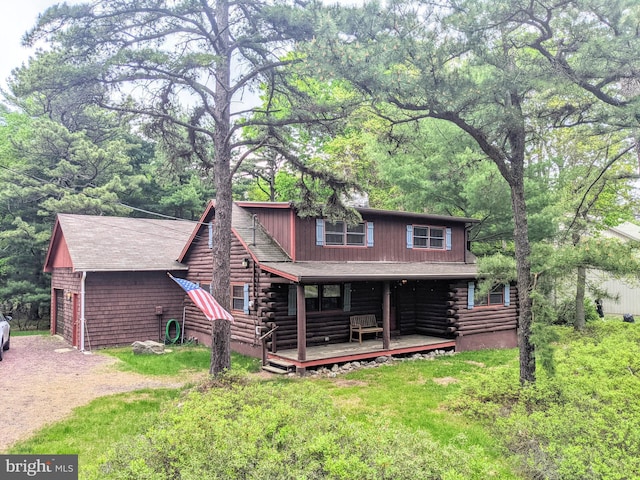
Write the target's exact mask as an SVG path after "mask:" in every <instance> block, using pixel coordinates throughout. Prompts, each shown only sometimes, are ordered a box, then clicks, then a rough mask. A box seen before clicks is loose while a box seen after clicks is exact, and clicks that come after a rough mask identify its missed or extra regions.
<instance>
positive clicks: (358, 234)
mask: <svg viewBox="0 0 640 480" xmlns="http://www.w3.org/2000/svg"><path fill="white" fill-rule="evenodd" d="M324 229H325V230H324V233H325V245H351V246H358V247H364V246H365V238H366V229H365V224H364V223H359V224H358V225H354V226H351V225H348V224H346V223H345V222H336V223H331V222H325V227H324Z"/></svg>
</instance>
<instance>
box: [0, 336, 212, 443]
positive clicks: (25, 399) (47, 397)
mask: <svg viewBox="0 0 640 480" xmlns="http://www.w3.org/2000/svg"><path fill="white" fill-rule="evenodd" d="M4 353H5V356H4V360H3V361H2V362H0V398H2V399H3V402H2V403H3V405H2V416H1V417H0V418H1V420H0V425H1V429H2V435H0V452H4V451H6V449H7V448H9V447H10V446H11V445H12V444H14V443H15V442H17V441H18V440H22V439H25V438H28V437H29V436H31V435H32V434H33V433H34V432H36V431H37V430H39V429H40V428H42V427H44V426H45V425H47V424H50V423H55V422H57V421H60V420H62V419H63V418H65V417H67V416H68V415H70V414H71V412H72V410H73V409H74V408H76V407H78V406H81V405H85V404H87V403H89V402H90V401H91V400H93V399H95V398H98V397H102V396H105V395H111V394H115V393H122V392H129V391H133V390H140V389H144V388H179V387H181V386H182V385H184V384H187V383H190V382H193V381H196V380H198V378H203V377H204V376H206V374H194V375H191V376H188V377H184V376H180V377H179V378H176V377H149V376H144V375H139V374H136V373H129V372H121V371H118V370H117V368H116V367H115V364H116V363H118V362H119V360H118V359H116V358H113V357H109V356H106V355H100V354H90V353H82V352H79V351H78V350H76V349H74V348H69V345H68V344H67V343H66V342H65V341H64V340H62V339H61V338H60V337H50V336H42V335H37V336H30V337H15V336H14V337H12V338H11V349H10V350H8V351H6V352H4Z"/></svg>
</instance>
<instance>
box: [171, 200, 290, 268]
mask: <svg viewBox="0 0 640 480" xmlns="http://www.w3.org/2000/svg"><path fill="white" fill-rule="evenodd" d="M282 205H285V204H282ZM286 205H288V204H286ZM214 215H215V202H213V201H210V202H209V203H208V205H207V208H206V209H205V211H204V213H203V214H202V215H201V216H200V220H199V221H198V224H199V225H202V224H205V223H209V222H210V221H211V220H212V219H213V217H214ZM231 232H232V234H233V235H235V237H236V238H237V239H238V241H240V243H242V245H243V246H244V248H245V249H246V250H247V251H248V252H249V253H250V254H251V256H252V257H253V258H254V260H255V261H257V262H291V258H290V257H289V256H288V255H287V253H286V252H285V251H284V249H283V248H282V247H280V245H278V243H277V242H276V241H275V240H274V239H273V238H272V237H271V235H269V234H268V233H267V232H266V231H265V230H264V228H263V227H262V225H261V224H260V222H254V219H253V215H251V213H250V212H248V211H247V210H245V209H244V208H242V207H240V206H239V205H238V204H237V203H236V202H234V203H233V204H232V210H231ZM197 236H198V229H195V230H194V231H193V232H192V234H191V236H190V237H189V239H188V241H187V242H186V244H185V245H183V246H184V248H183V249H182V252H181V253H180V255H179V256H178V257H177V259H178V261H183V260H184V259H185V256H186V255H187V253H188V251H189V249H190V248H191V246H192V244H193V241H194V240H195V239H196V237H197Z"/></svg>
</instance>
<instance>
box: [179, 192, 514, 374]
mask: <svg viewBox="0 0 640 480" xmlns="http://www.w3.org/2000/svg"><path fill="white" fill-rule="evenodd" d="M357 210H358V212H359V213H360V215H361V217H362V222H361V223H359V224H358V225H354V226H351V225H348V224H346V223H345V222H335V223H332V222H329V221H328V220H326V219H323V218H301V217H299V216H298V215H297V214H296V210H295V208H294V207H293V205H292V204H290V203H271V202H269V203H267V202H264V203H261V202H236V203H235V204H234V206H233V213H232V231H233V238H232V247H231V279H230V280H231V289H232V292H231V293H232V295H231V297H232V305H231V313H232V314H233V315H234V317H235V323H234V324H232V326H231V341H232V348H233V349H234V350H235V351H238V352H241V353H244V354H249V355H253V356H262V358H263V363H264V364H265V366H268V365H272V366H275V367H277V368H282V369H287V370H291V369H295V370H298V371H304V369H306V368H308V367H315V366H319V365H325V364H333V363H340V362H347V361H355V360H364V359H370V358H374V357H377V356H380V355H394V354H395V355H398V354H411V353H415V352H425V351H429V350H434V349H451V348H455V349H456V350H458V351H461V350H470V349H479V348H499V347H509V348H511V347H515V346H516V345H517V335H516V323H517V292H516V288H515V286H514V285H500V286H497V287H496V288H495V289H494V290H493V291H492V292H491V293H490V294H489V295H488V296H487V298H482V299H478V298H475V295H474V290H475V280H476V277H477V268H476V264H475V260H474V257H473V255H472V254H471V253H470V252H469V249H468V230H469V228H470V227H471V226H472V225H473V224H474V223H475V222H476V220H474V219H469V218H456V217H448V216H439V215H426V214H417V213H407V212H394V211H385V210H377V209H371V208H357ZM213 222H215V205H214V203H213V202H212V203H210V204H209V205H208V206H207V208H206V210H205V212H204V213H203V215H202V217H201V219H200V224H199V227H198V228H196V229H195V230H194V231H193V233H192V235H191V238H190V239H189V241H188V242H187V243H186V245H185V247H184V249H183V251H182V253H181V254H180V256H179V257H178V261H179V262H180V263H181V264H185V265H188V267H189V268H188V272H187V278H188V279H189V280H191V281H193V282H198V283H200V284H202V285H206V284H210V283H211V279H212V274H213V273H214V272H212V270H213V261H212V252H211V249H212V242H213V241H214V239H213V238H212V234H211V232H212V225H213ZM362 316H369V317H371V316H373V317H375V321H376V323H377V325H378V326H379V327H380V328H381V332H380V333H381V334H378V332H374V333H371V334H369V335H366V334H365V336H364V340H363V341H362V342H360V341H359V339H354V338H353V337H352V334H351V329H350V323H351V321H352V317H362ZM184 329H185V335H186V336H187V337H190V338H197V339H198V340H199V341H200V342H202V343H205V344H210V332H211V326H210V324H209V322H208V321H207V320H206V319H205V317H204V315H202V313H201V312H199V311H198V310H197V309H196V308H195V307H194V306H193V305H189V304H187V306H186V311H185V326H184Z"/></svg>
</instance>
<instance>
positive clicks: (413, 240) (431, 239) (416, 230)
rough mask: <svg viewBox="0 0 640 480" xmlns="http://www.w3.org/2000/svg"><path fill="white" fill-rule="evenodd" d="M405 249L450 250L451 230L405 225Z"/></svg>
mask: <svg viewBox="0 0 640 480" xmlns="http://www.w3.org/2000/svg"><path fill="white" fill-rule="evenodd" d="M407 248H429V249H433V250H451V229H450V228H445V227H432V226H428V225H407Z"/></svg>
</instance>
